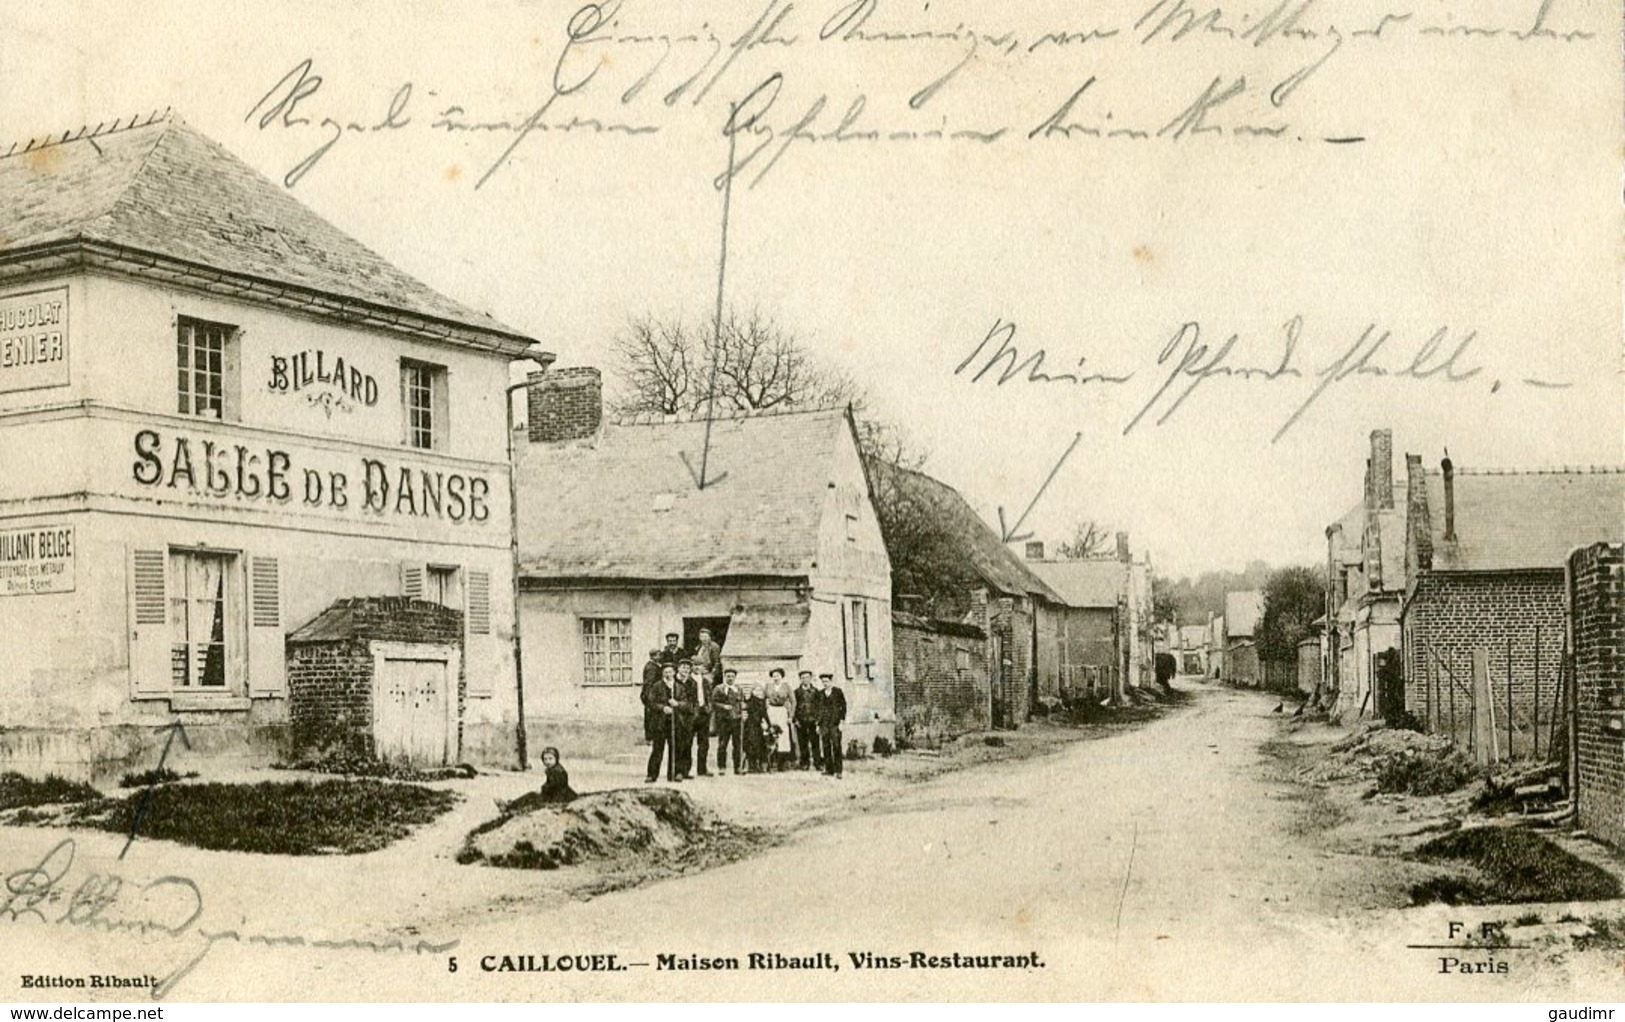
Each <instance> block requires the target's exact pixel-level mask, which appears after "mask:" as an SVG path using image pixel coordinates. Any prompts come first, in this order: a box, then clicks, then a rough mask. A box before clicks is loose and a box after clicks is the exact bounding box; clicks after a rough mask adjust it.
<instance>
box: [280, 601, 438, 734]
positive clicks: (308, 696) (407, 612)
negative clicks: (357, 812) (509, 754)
mask: <svg viewBox="0 0 1625 1022" xmlns="http://www.w3.org/2000/svg"><path fill="white" fill-rule="evenodd" d="M335 613H337V615H338V616H337V617H333V615H335ZM324 620H333V621H334V622H335V625H334V627H332V628H331V629H328V630H326V631H324V630H322V629H321V628H319V627H318V628H317V629H316V635H317V637H314V638H309V639H301V638H300V637H299V633H295V635H294V636H291V637H290V638H289V641H288V644H287V676H288V710H289V716H290V717H291V719H292V728H291V731H292V737H293V744H294V749H295V751H296V754H297V755H298V756H300V757H305V756H322V755H326V754H332V753H343V754H346V755H350V756H361V757H365V758H372V757H373V756H374V755H375V754H376V752H377V750H376V747H375V745H374V743H373V727H372V725H373V719H372V699H373V650H372V643H373V642H401V643H418V644H424V645H435V646H453V647H456V648H457V649H459V650H461V649H462V646H463V615H462V613H461V612H460V611H456V610H452V609H451V608H449V607H443V606H441V605H440V604H438V603H430V602H428V601H426V600H413V599H408V598H406V597H401V596H386V597H366V598H356V599H346V600H339V601H338V602H336V603H334V604H333V606H332V607H330V608H329V609H328V610H327V611H325V612H324V613H323V614H322V615H321V617H319V618H318V619H317V622H314V623H313V624H317V625H319V624H320V623H321V622H322V621H324ZM338 622H342V625H339V624H338ZM461 663H462V658H459V664H460V667H459V673H458V678H457V734H456V735H455V736H454V739H455V745H456V747H457V748H458V749H461V748H462V726H463V724H462V721H463V707H464V705H465V703H466V700H467V694H468V683H467V678H466V675H465V674H464V673H463V669H462V667H461Z"/></svg>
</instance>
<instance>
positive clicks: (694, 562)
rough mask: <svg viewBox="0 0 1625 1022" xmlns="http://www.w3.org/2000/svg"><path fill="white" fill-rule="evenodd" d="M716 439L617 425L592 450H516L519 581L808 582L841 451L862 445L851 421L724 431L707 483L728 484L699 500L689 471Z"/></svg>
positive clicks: (746, 424) (765, 420)
mask: <svg viewBox="0 0 1625 1022" xmlns="http://www.w3.org/2000/svg"><path fill="white" fill-rule="evenodd" d="M705 429H706V427H705V421H704V420H703V419H693V420H685V421H680V422H664V421H660V422H607V423H605V424H604V426H603V427H602V429H601V430H600V431H599V433H598V434H597V436H595V437H593V438H592V439H590V440H584V441H576V442H570V443H562V444H541V443H526V442H525V441H523V440H516V443H519V444H523V445H524V446H523V448H522V450H521V452H520V458H519V465H518V475H517V478H518V487H519V558H520V564H521V571H522V573H523V574H524V575H525V576H526V577H527V578H532V579H629V580H630V579H640V580H671V581H681V580H698V579H706V578H717V577H724V576H776V577H792V578H804V577H806V576H807V575H808V574H809V573H810V572H811V571H813V570H814V569H815V562H816V560H817V557H818V535H819V523H820V519H821V516H822V515H823V511H824V504H825V497H826V494H827V493H828V489H829V484H830V482H831V480H832V479H833V472H834V464H835V455H836V451H837V445H838V444H841V443H843V442H851V443H854V444H855V443H856V439H855V437H854V434H853V429H852V425H851V420H850V418H849V417H848V415H847V412H846V410H845V409H822V410H814V411H797V412H782V413H777V414H756V415H750V416H741V417H736V418H726V419H716V420H714V422H713V424H712V428H711V449H710V455H709V461H708V474H709V475H712V476H713V477H714V476H715V475H716V474H718V473H726V476H725V477H724V478H722V479H721V480H720V481H717V482H714V483H712V484H711V485H708V486H707V487H706V488H705V489H704V490H701V489H699V488H697V487H696V486H695V483H694V478H693V477H692V476H691V475H690V473H689V468H688V467H687V465H685V464H684V461H683V458H684V456H685V455H686V456H687V457H688V459H689V460H690V461H691V462H692V464H693V465H694V467H695V469H698V467H699V459H700V452H701V449H702V447H703V445H704V442H705ZM854 456H855V455H854ZM662 504H665V505H667V506H668V507H669V509H668V510H656V508H657V507H658V506H661V505H662Z"/></svg>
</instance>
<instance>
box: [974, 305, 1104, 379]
mask: <svg viewBox="0 0 1625 1022" xmlns="http://www.w3.org/2000/svg"><path fill="white" fill-rule="evenodd" d="M1015 337H1016V325H1015V324H1014V323H1007V322H1005V321H1004V320H1003V319H1002V318H1001V319H997V320H994V322H993V329H991V330H989V331H988V332H987V336H985V337H983V338H982V339H981V340H980V341H978V342H976V347H974V348H972V349H971V352H970V354H968V355H966V356H965V358H964V359H963V360H962V361H961V362H960V363H959V364H958V365H957V366H955V367H954V375H955V376H959V375H961V374H963V373H965V372H967V371H969V370H970V369H972V368H973V367H976V366H979V367H980V368H977V369H976V371H975V372H974V373H972V374H971V377H970V381H971V382H972V383H980V382H982V377H984V376H987V375H988V374H989V373H992V372H994V371H995V370H997V371H998V376H997V377H996V378H995V379H994V381H993V385H994V386H995V387H1002V386H1004V385H1005V384H1006V383H1009V382H1010V381H1011V380H1015V379H1020V381H1021V382H1022V383H1070V384H1074V385H1077V386H1086V385H1088V384H1091V383H1127V382H1128V381H1129V380H1132V379H1133V378H1134V374H1133V373H1104V372H1091V371H1089V370H1088V369H1087V368H1086V367H1085V366H1086V363H1087V362H1088V361H1089V357H1088V356H1087V355H1082V356H1079V358H1078V361H1077V364H1076V367H1075V368H1074V369H1072V370H1069V371H1067V372H1055V371H1052V370H1051V369H1048V368H1046V366H1047V364H1048V359H1049V352H1048V351H1046V350H1045V349H1043V348H1035V349H1034V350H1033V351H1032V352H1031V353H1030V354H1029V355H1027V357H1026V358H1022V357H1021V350H1020V349H1019V348H1017V347H1016V345H1015V343H1014V342H1015ZM995 339H996V340H997V341H998V345H997V346H996V347H995V348H994V349H993V350H992V352H991V354H989V355H988V356H987V357H986V358H985V359H984V358H983V357H982V353H983V352H984V351H987V350H988V345H989V344H992V343H993V342H994V340H995ZM1001 362H1002V368H1001V367H1000V365H1001ZM1023 371H1025V372H1026V374H1027V375H1026V376H1025V377H1022V375H1021V374H1022V372H1023Z"/></svg>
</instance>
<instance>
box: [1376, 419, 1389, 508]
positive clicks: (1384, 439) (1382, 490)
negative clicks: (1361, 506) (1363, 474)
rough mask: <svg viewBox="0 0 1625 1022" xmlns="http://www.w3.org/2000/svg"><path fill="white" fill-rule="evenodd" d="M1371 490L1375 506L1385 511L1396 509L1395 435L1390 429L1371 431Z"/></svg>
mask: <svg viewBox="0 0 1625 1022" xmlns="http://www.w3.org/2000/svg"><path fill="white" fill-rule="evenodd" d="M1371 490H1372V497H1373V506H1375V507H1376V508H1378V509H1380V510H1383V511H1391V510H1393V507H1394V433H1393V430H1389V429H1374V430H1372V431H1371Z"/></svg>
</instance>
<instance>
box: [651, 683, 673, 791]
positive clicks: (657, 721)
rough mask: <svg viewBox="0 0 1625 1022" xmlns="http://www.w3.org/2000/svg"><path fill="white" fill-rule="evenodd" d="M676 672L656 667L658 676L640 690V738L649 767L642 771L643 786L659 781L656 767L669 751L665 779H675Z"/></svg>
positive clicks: (658, 770)
mask: <svg viewBox="0 0 1625 1022" xmlns="http://www.w3.org/2000/svg"><path fill="white" fill-rule="evenodd" d="M676 711H677V669H676V668H675V667H673V666H671V665H670V664H666V665H664V666H663V667H661V668H660V677H659V678H656V679H655V682H654V684H653V685H649V686H646V687H645V688H644V690H643V736H644V737H645V738H647V739H649V743H650V748H649V768H648V769H647V770H646V771H644V778H643V783H645V784H653V783H654V782H655V781H656V780H658V779H659V778H660V764H661V761H662V760H664V759H665V758H666V756H667V753H668V752H669V753H670V755H671V756H672V757H673V758H672V762H670V763H668V764H667V766H666V776H668V777H670V778H672V779H673V780H675V779H676V777H677V763H676V756H677V743H676V741H674V740H673V739H674V737H675V736H674V734H673V731H674V729H675V727H676V717H675V716H674V714H675V713H676Z"/></svg>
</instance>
